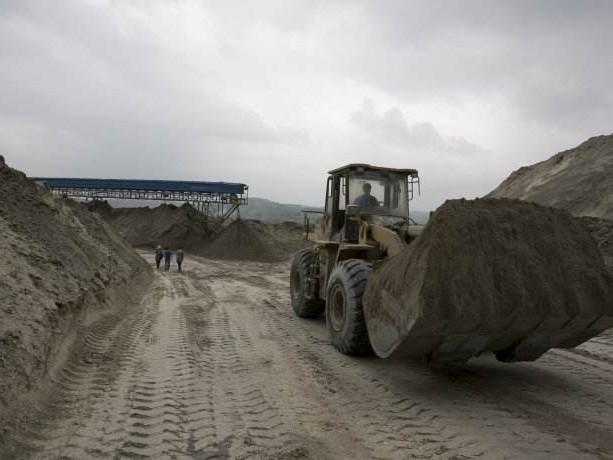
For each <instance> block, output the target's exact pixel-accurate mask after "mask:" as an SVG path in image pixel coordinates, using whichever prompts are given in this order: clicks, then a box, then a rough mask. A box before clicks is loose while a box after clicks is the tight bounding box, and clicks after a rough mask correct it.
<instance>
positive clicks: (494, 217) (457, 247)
mask: <svg viewBox="0 0 613 460" xmlns="http://www.w3.org/2000/svg"><path fill="white" fill-rule="evenodd" d="M611 299H613V277H612V276H611V274H610V273H608V272H607V270H606V268H605V265H604V262H603V259H602V257H601V255H600V253H599V251H598V247H597V246H596V244H595V242H594V240H593V238H592V237H591V235H590V233H589V231H588V230H587V229H586V227H585V226H584V225H582V223H581V222H580V221H578V220H577V219H574V218H573V217H572V216H571V215H570V214H568V213H567V212H565V211H561V210H558V209H554V208H549V207H543V206H540V205H537V204H534V203H529V202H523V201H518V200H508V199H480V200H472V201H469V200H449V201H447V202H445V203H444V204H443V205H442V206H441V207H440V208H438V209H437V210H436V212H435V213H434V215H433V217H432V218H431V219H430V222H429V223H428V224H427V225H426V227H425V229H424V231H423V233H422V234H421V236H420V237H419V238H418V239H417V240H416V241H415V243H413V244H411V245H409V247H408V248H407V249H406V250H405V251H404V252H402V253H401V254H399V255H397V256H396V257H393V258H391V259H390V260H388V261H387V262H385V263H383V264H382V265H381V266H380V267H379V268H377V269H376V270H374V271H373V273H372V274H371V276H370V278H369V281H368V284H367V286H366V291H365V293H364V314H365V316H366V317H367V319H368V320H369V321H368V322H367V323H368V326H369V334H370V337H371V341H373V346H375V349H378V348H377V344H379V343H380V345H379V347H380V349H381V350H386V352H385V353H384V354H389V353H390V352H391V350H392V349H393V348H395V347H396V346H397V345H398V344H399V343H400V342H401V341H402V340H405V339H406V338H407V337H410V347H409V352H410V354H411V355H416V356H419V355H428V356H431V355H432V354H444V353H448V354H451V355H453V356H454V360H457V359H461V355H462V353H464V352H467V356H466V358H468V357H470V356H473V355H474V354H475V352H477V353H480V352H482V351H485V350H492V351H503V350H505V351H507V352H508V353H511V351H510V350H512V356H511V355H510V356H508V357H507V358H508V359H528V360H531V359H534V358H536V357H538V356H540V354H542V353H543V352H545V351H546V350H548V349H549V348H551V347H555V346H561V345H564V344H565V343H568V342H571V343H572V345H571V346H574V345H575V343H574V342H572V341H571V340H570V337H572V334H573V333H574V334H575V336H578V337H579V338H582V339H584V338H585V337H584V335H585V334H586V333H587V332H588V328H587V327H586V326H584V328H581V327H580V325H588V324H589V325H590V328H593V331H592V335H595V334H597V333H598V332H602V330H604V329H608V328H610V327H612V326H613V303H612V302H611ZM545 319H547V321H544V320H545ZM552 320H555V322H554V323H553V324H547V323H550V322H552ZM544 323H545V324H544ZM597 323H598V324H599V325H600V326H599V327H597V326H596V324H597ZM568 324H576V325H577V330H573V328H572V327H569V326H568ZM537 327H538V328H540V329H539V330H540V332H539V335H540V336H541V337H540V338H539V340H536V339H535V338H534V336H532V337H531V340H530V343H529V344H528V345H524V344H523V343H522V340H523V338H524V337H526V336H529V335H530V334H531V333H532V332H533V331H534V330H535V329H536V328H537ZM548 328H549V329H548ZM392 332H393V333H392ZM588 336H589V334H588ZM461 338H463V339H461ZM446 341H450V342H451V345H449V344H447V343H446ZM475 342H478V343H475ZM463 346H466V347H468V349H467V350H463ZM473 346H475V347H477V348H476V349H472V348H471V347H473ZM446 347H447V348H448V349H447V350H445V348H446Z"/></svg>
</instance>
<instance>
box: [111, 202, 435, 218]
mask: <svg viewBox="0 0 613 460" xmlns="http://www.w3.org/2000/svg"><path fill="white" fill-rule="evenodd" d="M108 202H109V204H110V205H111V206H113V207H114V208H137V207H150V208H155V207H157V206H160V205H161V204H163V202H162V201H142V200H108ZM174 204H175V205H179V206H180V205H181V203H174ZM305 209H308V210H312V211H323V208H321V207H317V206H307V205H301V204H286V203H278V202H276V201H272V200H267V199H265V198H255V197H249V204H248V205H247V206H242V207H241V209H240V213H241V217H242V218H244V219H255V220H261V221H262V222H266V223H269V224H278V223H282V222H297V223H300V224H301V223H303V222H304V214H303V213H302V211H303V210H305ZM428 214H429V213H428V212H425V211H413V210H411V218H412V219H413V220H415V222H417V223H418V224H425V223H426V222H427V221H428ZM313 220H314V219H313V218H311V222H312V221H313Z"/></svg>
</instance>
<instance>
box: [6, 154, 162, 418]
mask: <svg viewBox="0 0 613 460" xmlns="http://www.w3.org/2000/svg"><path fill="white" fill-rule="evenodd" d="M0 197H1V198H0V234H1V235H2V238H0V254H2V257H0V429H1V427H5V426H6V423H7V420H9V419H11V418H12V417H14V415H15V413H14V411H11V410H9V409H10V408H15V407H18V406H20V405H22V404H33V403H34V400H33V399H28V397H29V396H30V394H31V393H32V392H34V391H35V390H37V389H39V388H40V387H41V385H42V384H43V383H44V382H45V381H46V380H48V379H51V380H52V379H53V378H54V370H55V369H57V368H58V367H61V365H62V361H63V358H64V357H65V356H64V355H65V353H66V350H65V347H67V346H69V342H70V339H71V338H72V337H73V336H74V333H75V325H76V324H78V323H87V322H88V321H90V320H92V318H95V317H96V315H97V314H102V312H103V311H105V310H107V309H110V310H117V309H121V308H123V307H125V304H126V302H129V298H130V295H129V294H132V295H135V296H136V297H134V298H135V299H137V300H138V293H139V292H141V293H142V287H143V286H144V285H145V284H146V283H147V282H150V269H149V267H148V266H147V264H146V263H145V262H144V261H143V260H142V258H140V257H139V256H138V255H137V254H135V252H134V250H133V249H132V248H131V247H130V246H129V245H128V244H127V243H126V242H125V240H123V239H122V238H121V237H119V236H118V235H117V234H116V233H115V232H114V231H113V230H111V229H110V228H109V227H108V226H107V225H106V224H105V223H104V222H103V221H102V219H100V218H98V217H97V216H96V215H94V214H92V213H89V212H87V211H86V210H84V209H82V208H81V207H80V206H79V205H77V204H76V203H74V202H72V201H70V200H62V199H58V198H56V197H54V196H52V195H51V193H49V191H48V190H46V189H44V188H43V187H42V186H40V185H37V184H35V183H34V182H32V181H30V180H28V179H27V178H26V176H25V175H24V174H23V173H21V172H18V171H15V170H13V169H11V168H10V167H8V166H7V165H6V164H5V162H4V158H3V157H1V156H0ZM9 406H10V407H9Z"/></svg>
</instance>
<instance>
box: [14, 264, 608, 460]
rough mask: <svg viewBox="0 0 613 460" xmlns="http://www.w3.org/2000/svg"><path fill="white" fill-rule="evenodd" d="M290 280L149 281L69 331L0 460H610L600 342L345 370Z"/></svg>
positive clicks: (278, 267) (261, 268)
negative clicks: (137, 299) (52, 373)
mask: <svg viewBox="0 0 613 460" xmlns="http://www.w3.org/2000/svg"><path fill="white" fill-rule="evenodd" d="M147 257H148V259H151V256H150V254H147ZM149 261H150V262H151V260H149ZM288 272H289V266H288V264H286V263H280V264H263V263H255V262H253V263H246V262H222V261H211V260H206V259H199V258H194V257H189V256H188V257H187V259H186V271H185V272H183V273H177V272H174V271H173V272H168V273H165V272H156V274H155V280H154V283H153V285H152V288H151V290H150V292H149V293H148V294H147V295H146V296H145V297H144V298H143V300H142V303H141V304H140V305H139V306H138V307H136V308H133V309H130V310H127V311H126V313H125V315H121V316H110V315H109V316H107V317H102V318H101V319H99V320H98V321H96V322H94V323H93V324H91V325H89V326H87V327H83V328H82V329H81V330H79V331H78V333H77V334H78V338H77V345H76V346H75V347H74V349H73V350H72V355H71V357H70V358H69V359H68V361H67V365H66V367H65V368H63V369H61V370H58V372H57V375H56V383H55V384H54V385H53V386H52V388H50V389H49V392H48V393H47V394H48V397H47V398H46V399H45V400H43V401H41V402H40V404H38V406H37V409H36V411H35V413H34V414H33V416H34V417H35V419H36V423H32V424H31V425H30V426H29V428H28V430H27V431H20V432H16V433H13V434H12V435H11V438H10V441H9V444H8V445H7V446H5V449H4V450H3V451H2V452H3V454H2V457H4V458H13V457H22V458H33V459H55V458H57V459H60V458H61V459H69V458H72V459H84V458H187V459H208V458H219V459H224V458H267V459H280V458H313V459H326V458H353V459H370V458H379V459H406V458H443V459H455V460H459V459H467V458H483V459H485V458H487V459H503V458H505V459H506V458H517V459H525V458H530V459H538V458H548V459H549V458H556V459H558V458H564V459H567V458H568V459H575V458H577V459H580V458H613V425H612V424H611V420H613V354H612V351H613V338H609V337H600V338H597V339H594V340H592V341H590V342H588V343H587V344H584V345H583V346H581V347H580V348H578V349H576V350H572V351H552V352H549V353H547V354H546V355H544V356H543V357H542V358H541V359H540V360H539V361H537V362H535V363H520V364H502V363H498V362H496V361H495V360H493V359H490V358H489V357H484V358H479V359H476V360H473V361H471V362H469V364H466V365H464V366H462V367H461V368H457V369H438V370H437V369H430V368H427V367H423V366H421V365H417V364H413V363H410V362H403V361H394V360H379V359H376V358H367V359H364V358H351V357H348V356H344V355H342V354H339V353H338V352H336V351H335V350H334V349H333V348H332V347H331V346H330V345H329V344H328V340H327V337H326V332H325V328H324V324H323V319H319V320H311V321H306V320H301V319H298V318H296V317H295V316H294V315H293V314H292V313H291V307H290V301H289V286H288V284H289V282H288ZM17 453H18V454H17Z"/></svg>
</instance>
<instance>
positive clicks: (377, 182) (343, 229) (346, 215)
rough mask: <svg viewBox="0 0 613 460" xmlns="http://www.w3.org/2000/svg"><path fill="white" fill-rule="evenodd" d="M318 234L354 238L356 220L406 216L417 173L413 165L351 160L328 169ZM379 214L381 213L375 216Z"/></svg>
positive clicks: (398, 218) (402, 217)
mask: <svg viewBox="0 0 613 460" xmlns="http://www.w3.org/2000/svg"><path fill="white" fill-rule="evenodd" d="M329 174H330V175H329V177H328V183H327V186H326V203H325V211H324V218H323V219H322V224H321V236H322V237H323V238H325V239H328V240H330V241H339V242H340V241H349V242H351V241H354V240H356V239H357V234H356V232H357V227H356V225H352V224H355V223H356V222H357V221H358V220H365V221H372V220H373V219H385V218H386V217H387V218H390V219H396V220H399V221H400V220H408V218H409V201H410V200H411V199H412V198H413V189H414V185H415V184H419V176H418V173H417V170H415V169H392V168H382V167H378V166H372V165H367V164H350V165H347V166H343V167H342V168H338V169H335V170H332V171H330V172H329ZM376 216H380V217H376Z"/></svg>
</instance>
